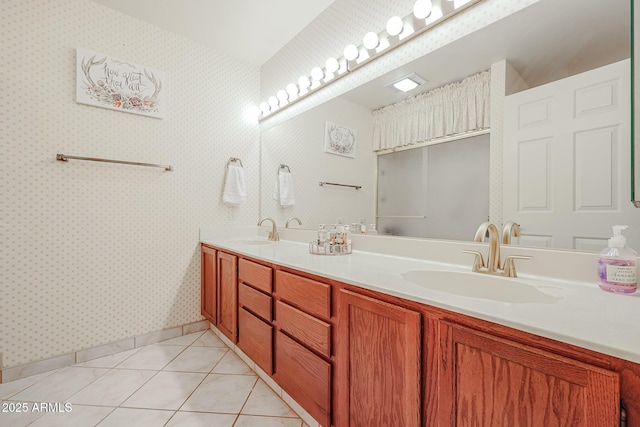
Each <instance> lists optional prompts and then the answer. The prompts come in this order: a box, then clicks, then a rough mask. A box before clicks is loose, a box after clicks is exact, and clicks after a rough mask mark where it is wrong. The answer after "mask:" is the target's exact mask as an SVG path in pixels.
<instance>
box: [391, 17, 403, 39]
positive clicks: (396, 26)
mask: <svg viewBox="0 0 640 427" xmlns="http://www.w3.org/2000/svg"><path fill="white" fill-rule="evenodd" d="M403 28H404V23H403V22H402V18H400V17H399V16H394V17H392V18H391V19H389V20H388V21H387V33H389V35H390V36H397V35H398V34H400V33H401V32H402V29H403Z"/></svg>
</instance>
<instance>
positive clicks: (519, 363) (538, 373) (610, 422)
mask: <svg viewBox="0 0 640 427" xmlns="http://www.w3.org/2000/svg"><path fill="white" fill-rule="evenodd" d="M440 335H441V337H442V340H441V343H440V346H441V349H442V353H441V359H440V366H439V372H438V375H439V378H440V387H439V396H438V397H439V399H438V407H439V414H438V421H439V424H438V425H440V426H452V427H453V426H455V427H463V426H492V427H501V426H502V427H513V426H523V427H538V426H545V427H555V426H558V427H559V426H569V425H570V426H578V427H579V426H582V427H594V426H598V427H614V426H619V425H620V423H619V402H620V392H619V390H620V384H619V376H618V374H617V373H615V372H612V371H609V370H606V369H601V368H597V367H595V366H593V365H590V364H586V363H582V362H579V361H576V360H572V359H568V358H566V357H562V356H559V355H557V354H554V353H550V352H548V351H543V350H540V349H537V348H534V347H531V346H528V345H523V344H520V343H517V342H515V341H510V340H506V339H502V338H498V337H495V336H492V335H489V334H486V333H483V332H479V331H476V330H473V329H470V328H466V327H463V326H459V325H456V324H452V323H448V322H442V323H441V325H440ZM434 374H435V373H434Z"/></svg>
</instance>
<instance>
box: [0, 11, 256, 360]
mask: <svg viewBox="0 0 640 427" xmlns="http://www.w3.org/2000/svg"><path fill="white" fill-rule="evenodd" d="M0 23H1V25H0V37H1V38H2V44H1V48H0V68H1V73H0V85H1V86H2V88H3V89H2V92H0V100H1V103H2V107H1V108H0V127H1V128H2V130H1V132H0V145H1V147H2V153H3V155H2V156H1V157H0V171H1V173H2V179H1V180H0V242H1V245H0V266H1V267H0V288H1V297H0V353H3V357H4V360H3V363H4V366H5V367H12V366H17V365H21V364H24V363H28V362H31V361H36V360H40V359H44V358H49V357H53V356H57V355H60V354H64V353H68V352H71V351H76V350H80V349H84V348H88V347H93V346H97V345H101V344H105V343H109V342H113V341H117V340H119V339H122V338H126V337H131V336H136V335H140V334H144V333H147V332H150V331H155V330H158V329H163V328H168V327H172V326H176V325H181V324H185V323H189V322H194V321H198V320H200V319H201V316H200V255H199V246H198V241H199V240H198V232H199V227H212V226H221V225H222V226H224V225H248V224H253V223H255V221H256V218H257V217H258V210H259V179H260V177H259V162H260V150H259V138H260V135H259V127H258V125H257V123H255V122H254V123H250V122H248V121H246V120H245V114H244V113H245V112H246V111H247V109H248V107H249V106H251V105H256V104H257V103H258V102H259V99H258V98H259V90H260V89H259V85H260V82H259V69H258V68H257V67H251V66H248V65H245V64H244V63H242V62H240V61H238V60H235V59H234V58H231V57H229V56H227V55H224V54H220V53H217V52H215V51H212V50H210V49H207V48H205V47H202V46H201V45H198V44H195V43H193V42H191V41H189V40H186V39H184V38H182V37H180V36H176V35H174V34H172V33H169V32H166V31H164V30H160V29H158V28H156V27H153V26H151V25H148V24H145V23H143V22H141V21H138V20H136V19H134V18H131V17H128V16H125V15H122V14H120V13H118V12H115V11H113V10H111V9H108V8H105V7H104V6H101V5H99V4H97V3H94V2H92V1H89V0H0ZM78 47H82V48H86V49H90V50H93V51H97V52H101V53H104V54H107V55H109V56H111V57H115V58H118V59H123V60H128V61H131V62H133V63H137V64H140V65H146V66H149V67H151V68H154V69H158V70H162V71H164V72H165V74H166V84H165V91H166V93H165V102H166V105H165V107H166V117H165V118H164V119H155V118H150V117H144V116H138V115H134V114H127V113H123V112H119V111H113V110H107V109H103V108H97V107H92V106H87V105H81V104H77V103H76V102H75V87H76V70H75V64H76V62H75V61H76V48H78ZM56 153H64V154H69V155H78V156H90V157H105V158H112V159H120V160H130V161H140V162H149V163H161V164H170V165H172V166H173V167H174V171H173V172H165V171H163V170H161V169H150V168H143V167H134V166H125V165H114V164H99V163H92V162H81V161H70V162H69V163H63V162H57V161H56V160H55V156H56ZM230 156H235V157H240V158H241V159H242V162H243V164H244V167H245V174H246V179H247V187H248V189H249V191H248V197H247V202H246V203H245V204H243V205H241V206H240V207H238V208H227V207H225V206H224V205H223V204H222V199H221V190H222V187H223V180H224V170H225V165H226V162H227V160H228V158H229V157H230Z"/></svg>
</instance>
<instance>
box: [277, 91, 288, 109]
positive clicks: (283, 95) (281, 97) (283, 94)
mask: <svg viewBox="0 0 640 427" xmlns="http://www.w3.org/2000/svg"><path fill="white" fill-rule="evenodd" d="M276 96H277V97H278V101H280V105H284V104H286V103H287V101H288V100H289V94H288V93H287V91H285V90H282V89H280V90H279V91H278V93H277V94H276Z"/></svg>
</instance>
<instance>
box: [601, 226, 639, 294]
mask: <svg viewBox="0 0 640 427" xmlns="http://www.w3.org/2000/svg"><path fill="white" fill-rule="evenodd" d="M626 228H627V226H626V225H614V226H613V237H612V238H610V239H609V246H608V247H607V248H606V249H605V250H603V251H602V252H600V254H599V255H598V285H599V286H600V288H601V289H603V290H605V291H608V292H615V293H618V294H632V293H634V292H635V291H636V290H637V288H638V283H637V280H636V273H637V266H636V257H637V254H636V252H635V251H634V250H633V249H631V248H629V247H627V246H626V244H627V239H626V238H625V237H624V236H623V235H622V231H623V230H625V229H626Z"/></svg>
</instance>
